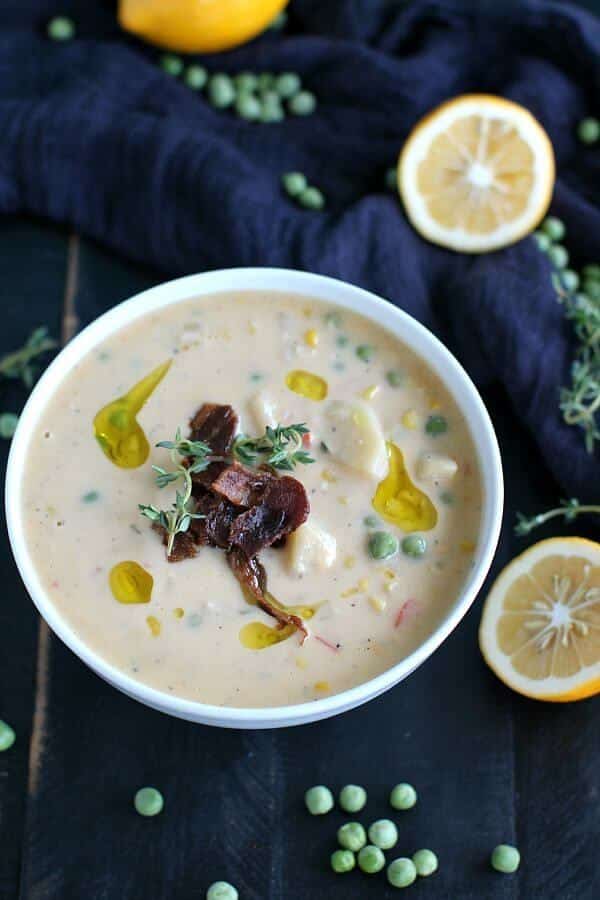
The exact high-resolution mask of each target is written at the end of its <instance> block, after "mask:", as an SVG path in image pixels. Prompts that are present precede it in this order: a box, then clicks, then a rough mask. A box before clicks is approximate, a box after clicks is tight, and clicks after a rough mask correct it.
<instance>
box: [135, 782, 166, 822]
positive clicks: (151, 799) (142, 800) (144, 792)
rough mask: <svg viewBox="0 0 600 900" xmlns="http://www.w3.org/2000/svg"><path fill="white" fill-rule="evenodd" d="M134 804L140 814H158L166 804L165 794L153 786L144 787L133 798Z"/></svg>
mask: <svg viewBox="0 0 600 900" xmlns="http://www.w3.org/2000/svg"><path fill="white" fill-rule="evenodd" d="M133 805H134V806H135V809H136V812H138V813H139V814H140V816H157V815H158V814H159V813H160V812H162V808H163V806H164V800H163V796H162V794H161V792H160V791H157V790H156V788H153V787H143V788H140V789H139V791H137V793H136V795H135V797H134V798H133Z"/></svg>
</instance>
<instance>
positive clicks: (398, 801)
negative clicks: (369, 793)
mask: <svg viewBox="0 0 600 900" xmlns="http://www.w3.org/2000/svg"><path fill="white" fill-rule="evenodd" d="M416 802H417V792H416V791H415V789H414V787H413V786H412V784H407V783H406V782H401V783H400V784H397V785H396V786H395V787H393V788H392V791H391V793H390V806H393V807H394V809H412V808H413V806H414V805H415V803H416Z"/></svg>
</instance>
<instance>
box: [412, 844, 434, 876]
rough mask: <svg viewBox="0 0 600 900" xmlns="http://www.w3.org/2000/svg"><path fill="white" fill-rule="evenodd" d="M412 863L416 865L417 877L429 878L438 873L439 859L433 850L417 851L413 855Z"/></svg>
mask: <svg viewBox="0 0 600 900" xmlns="http://www.w3.org/2000/svg"><path fill="white" fill-rule="evenodd" d="M412 861H413V862H414V864H415V869H416V870H417V875H419V876H420V877H421V878H427V877H428V876H429V875H433V873H434V872H437V868H438V858H437V856H436V855H435V853H434V852H433V850H417V852H416V853H414V854H413V858H412Z"/></svg>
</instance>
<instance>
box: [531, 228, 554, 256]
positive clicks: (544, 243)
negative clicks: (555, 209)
mask: <svg viewBox="0 0 600 900" xmlns="http://www.w3.org/2000/svg"><path fill="white" fill-rule="evenodd" d="M533 239H534V241H535V242H536V244H537V245H538V248H539V249H540V250H541V251H542V253H547V252H548V250H549V249H550V247H551V245H552V241H551V240H550V238H549V237H548V235H547V234H544V232H543V231H534V232H533Z"/></svg>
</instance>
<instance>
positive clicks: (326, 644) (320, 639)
mask: <svg viewBox="0 0 600 900" xmlns="http://www.w3.org/2000/svg"><path fill="white" fill-rule="evenodd" d="M315 640H317V641H319V642H320V643H321V644H325V646H326V647H329V649H330V650H333V652H334V653H337V652H338V650H339V649H340V646H339V644H337V645H336V644H332V643H331V642H330V641H326V640H325V638H322V637H319V635H318V634H315Z"/></svg>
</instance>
